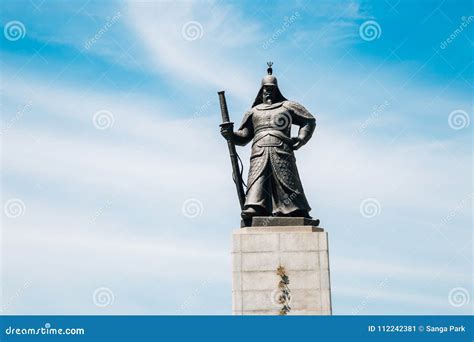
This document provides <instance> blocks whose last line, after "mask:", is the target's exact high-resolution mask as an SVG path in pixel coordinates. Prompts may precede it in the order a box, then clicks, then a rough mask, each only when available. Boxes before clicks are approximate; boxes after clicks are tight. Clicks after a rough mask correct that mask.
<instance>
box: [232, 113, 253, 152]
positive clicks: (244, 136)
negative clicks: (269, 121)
mask: <svg viewBox="0 0 474 342" xmlns="http://www.w3.org/2000/svg"><path fill="white" fill-rule="evenodd" d="M252 114H253V112H252V111H251V110H249V111H248V112H246V113H245V115H244V118H243V119H242V124H241V125H240V128H239V129H238V130H237V131H235V132H234V143H235V144H236V145H239V146H245V145H247V144H248V143H249V142H250V141H252V139H253V124H252Z"/></svg>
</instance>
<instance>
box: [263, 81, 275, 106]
mask: <svg viewBox="0 0 474 342" xmlns="http://www.w3.org/2000/svg"><path fill="white" fill-rule="evenodd" d="M262 95H263V102H264V103H270V104H271V103H273V100H274V98H275V86H269V85H264V86H263V92H262Z"/></svg>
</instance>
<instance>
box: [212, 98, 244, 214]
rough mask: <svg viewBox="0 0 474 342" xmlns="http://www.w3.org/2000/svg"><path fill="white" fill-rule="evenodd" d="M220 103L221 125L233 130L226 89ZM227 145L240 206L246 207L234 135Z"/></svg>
mask: <svg viewBox="0 0 474 342" xmlns="http://www.w3.org/2000/svg"><path fill="white" fill-rule="evenodd" d="M217 94H218V95H219V103H220V105H221V115H222V124H221V125H220V126H221V127H231V128H232V131H233V127H234V123H233V122H231V121H230V119H229V111H228V109H227V102H226V100H225V93H224V91H219V92H218V93H217ZM227 147H228V148H229V155H230V162H231V164H232V178H233V180H234V183H235V187H236V188H237V196H239V203H240V208H241V209H242V210H243V209H244V203H245V192H244V187H243V180H242V172H241V170H240V169H239V157H238V155H237V151H236V150H235V144H234V140H233V138H232V136H231V137H230V138H229V139H227Z"/></svg>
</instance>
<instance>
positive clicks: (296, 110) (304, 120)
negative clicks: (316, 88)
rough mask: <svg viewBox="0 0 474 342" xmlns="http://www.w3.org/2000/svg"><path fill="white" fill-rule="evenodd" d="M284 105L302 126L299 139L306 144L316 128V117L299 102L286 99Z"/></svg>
mask: <svg viewBox="0 0 474 342" xmlns="http://www.w3.org/2000/svg"><path fill="white" fill-rule="evenodd" d="M283 105H284V106H285V108H287V109H289V110H290V113H291V118H292V120H293V123H294V124H295V125H298V126H300V129H299V131H298V139H299V140H300V142H301V144H302V145H304V144H306V143H307V142H308V140H309V139H311V136H312V135H313V133H314V130H315V129H316V119H315V117H314V116H313V115H312V114H311V113H310V112H308V110H307V109H306V108H305V107H303V106H302V105H300V104H299V103H297V102H293V101H285V102H284V104H283Z"/></svg>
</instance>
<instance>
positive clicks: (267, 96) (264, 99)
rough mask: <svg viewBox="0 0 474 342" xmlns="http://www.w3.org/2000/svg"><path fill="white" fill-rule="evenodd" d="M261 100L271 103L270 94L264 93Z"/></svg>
mask: <svg viewBox="0 0 474 342" xmlns="http://www.w3.org/2000/svg"><path fill="white" fill-rule="evenodd" d="M263 102H264V103H266V104H272V102H273V101H272V96H271V95H264V96H263Z"/></svg>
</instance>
